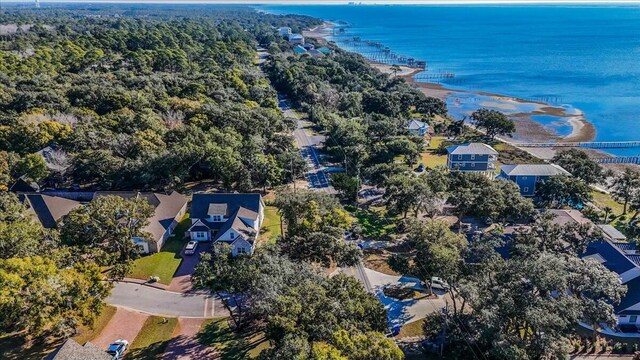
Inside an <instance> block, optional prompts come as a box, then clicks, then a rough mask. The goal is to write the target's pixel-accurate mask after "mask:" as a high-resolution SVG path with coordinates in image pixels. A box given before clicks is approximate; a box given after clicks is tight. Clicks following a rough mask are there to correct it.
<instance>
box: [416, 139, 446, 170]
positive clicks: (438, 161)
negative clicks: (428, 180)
mask: <svg viewBox="0 0 640 360" xmlns="http://www.w3.org/2000/svg"><path fill="white" fill-rule="evenodd" d="M444 140H445V138H444V137H443V136H434V137H432V138H431V141H430V142H429V146H428V147H427V151H425V152H423V153H422V154H421V156H420V160H419V161H418V164H419V163H423V164H424V166H426V167H429V168H435V167H438V166H446V165H447V156H446V155H441V154H438V149H439V148H440V144H442V142H443V141H444ZM418 164H416V166H418Z"/></svg>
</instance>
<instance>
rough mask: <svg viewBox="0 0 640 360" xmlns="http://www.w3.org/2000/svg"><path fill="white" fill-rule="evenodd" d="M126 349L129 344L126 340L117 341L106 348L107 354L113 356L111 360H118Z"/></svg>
mask: <svg viewBox="0 0 640 360" xmlns="http://www.w3.org/2000/svg"><path fill="white" fill-rule="evenodd" d="M127 348H129V342H128V341H127V340H122V339H118V340H116V341H114V342H113V343H112V344H111V345H109V347H108V348H107V354H109V355H111V356H113V360H118V359H121V358H122V357H123V356H124V353H125V351H127Z"/></svg>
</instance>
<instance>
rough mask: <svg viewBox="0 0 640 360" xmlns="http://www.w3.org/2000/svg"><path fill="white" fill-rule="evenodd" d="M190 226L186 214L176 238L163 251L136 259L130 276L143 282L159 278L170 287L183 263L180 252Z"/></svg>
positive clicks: (166, 243) (177, 230) (165, 245)
mask: <svg viewBox="0 0 640 360" xmlns="http://www.w3.org/2000/svg"><path fill="white" fill-rule="evenodd" d="M189 225H190V220H189V214H185V215H184V216H183V217H182V219H181V220H180V223H179V224H178V226H176V228H175V229H174V231H173V233H174V236H173V237H170V238H168V239H167V241H166V242H165V243H164V246H163V247H162V251H160V252H158V253H155V254H151V255H147V256H143V257H141V258H139V259H136V260H135V261H134V262H133V268H132V269H131V272H130V273H129V275H128V276H129V277H132V278H134V279H142V280H148V279H149V277H150V276H158V277H159V278H160V281H159V282H160V283H161V284H164V285H169V284H170V283H171V279H172V278H173V274H175V272H176V270H178V267H179V266H180V263H181V262H182V258H181V257H180V251H181V250H182V248H183V247H184V244H185V239H184V232H185V231H187V229H188V228H189Z"/></svg>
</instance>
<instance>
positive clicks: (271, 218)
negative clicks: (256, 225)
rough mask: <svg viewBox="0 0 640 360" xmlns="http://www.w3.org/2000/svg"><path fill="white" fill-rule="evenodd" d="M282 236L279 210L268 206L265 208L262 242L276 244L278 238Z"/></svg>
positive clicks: (261, 234) (261, 231)
mask: <svg viewBox="0 0 640 360" xmlns="http://www.w3.org/2000/svg"><path fill="white" fill-rule="evenodd" d="M281 234H282V232H281V231H280V215H278V208H276V207H275V206H269V205H267V206H266V207H265V208H264V221H263V223H262V228H261V229H260V241H265V242H267V243H273V242H275V239H276V237H277V236H279V235H281Z"/></svg>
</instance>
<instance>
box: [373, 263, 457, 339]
mask: <svg viewBox="0 0 640 360" xmlns="http://www.w3.org/2000/svg"><path fill="white" fill-rule="evenodd" d="M364 270H365V272H366V274H367V278H368V279H369V282H370V283H371V286H372V287H373V288H374V289H375V293H376V296H377V297H378V299H379V300H380V302H381V303H382V304H383V305H384V307H385V309H386V310H387V317H388V318H389V324H390V325H392V326H396V325H400V326H401V325H404V324H406V323H409V322H412V321H416V320H420V319H423V318H425V317H426V316H427V315H428V314H431V313H434V312H440V311H441V310H442V309H443V308H444V307H445V306H446V302H445V297H448V294H445V292H444V291H440V290H438V289H434V293H437V294H438V298H437V299H420V300H416V299H407V300H398V299H395V298H392V297H388V296H385V294H384V292H383V291H382V289H383V288H384V287H385V286H387V285H402V286H407V287H411V288H414V289H423V287H422V286H421V285H420V280H419V279H416V278H413V277H409V276H394V275H387V274H384V273H381V272H378V271H375V270H371V269H367V268H364Z"/></svg>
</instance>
